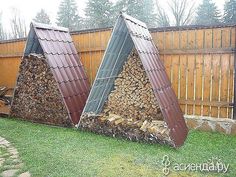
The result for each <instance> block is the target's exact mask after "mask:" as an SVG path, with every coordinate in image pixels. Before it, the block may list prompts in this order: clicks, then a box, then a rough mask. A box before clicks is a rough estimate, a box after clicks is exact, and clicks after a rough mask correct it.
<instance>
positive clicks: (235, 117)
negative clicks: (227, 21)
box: [233, 27, 236, 120]
mask: <svg viewBox="0 0 236 177" xmlns="http://www.w3.org/2000/svg"><path fill="white" fill-rule="evenodd" d="M234 31H235V33H234V44H235V45H234V104H233V105H234V107H233V119H234V120H236V27H235V28H234Z"/></svg>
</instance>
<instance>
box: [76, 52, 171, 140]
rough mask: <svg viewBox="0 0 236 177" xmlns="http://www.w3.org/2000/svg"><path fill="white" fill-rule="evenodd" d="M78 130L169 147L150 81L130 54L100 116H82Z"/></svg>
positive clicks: (168, 132) (134, 57) (135, 54)
mask: <svg viewBox="0 0 236 177" xmlns="http://www.w3.org/2000/svg"><path fill="white" fill-rule="evenodd" d="M80 123H81V124H80V126H81V127H82V129H87V130H90V131H93V132H98V133H103V134H107V135H111V136H121V137H125V138H127V139H130V140H135V141H148V142H153V143H154V142H159V143H171V139H170V136H169V134H170V130H169V129H168V127H167V125H166V123H165V122H164V121H163V116H162V113H161V110H160V108H159V106H158V103H157V100H156V98H155V96H154V93H153V90H152V87H151V84H150V81H149V79H148V77H147V74H146V72H145V70H144V68H143V65H142V62H141V60H140V58H139V56H138V54H137V52H136V51H132V52H131V54H130V55H129V57H128V59H127V61H126V63H125V64H124V66H123V70H122V71H121V73H120V74H119V75H118V77H117V79H116V80H115V83H114V90H113V91H112V92H111V93H110V95H109V97H108V100H107V102H106V103H105V106H104V109H103V112H102V113H101V114H100V115H93V114H91V113H89V114H84V115H83V117H82V119H81V122H80Z"/></svg>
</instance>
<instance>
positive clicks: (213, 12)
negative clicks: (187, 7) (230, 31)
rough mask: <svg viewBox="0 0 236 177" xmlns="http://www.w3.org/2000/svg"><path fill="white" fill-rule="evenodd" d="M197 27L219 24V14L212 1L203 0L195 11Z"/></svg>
mask: <svg viewBox="0 0 236 177" xmlns="http://www.w3.org/2000/svg"><path fill="white" fill-rule="evenodd" d="M195 23H196V24H197V25H217V24H219V23H220V12H219V10H218V9H217V6H216V5H215V3H213V2H212V0H203V3H202V4H201V5H199V7H198V9H197V15H196V21H195Z"/></svg>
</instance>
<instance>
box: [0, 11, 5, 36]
mask: <svg viewBox="0 0 236 177" xmlns="http://www.w3.org/2000/svg"><path fill="white" fill-rule="evenodd" d="M4 39H7V34H6V33H5V31H4V29H3V24H2V12H0V40H4Z"/></svg>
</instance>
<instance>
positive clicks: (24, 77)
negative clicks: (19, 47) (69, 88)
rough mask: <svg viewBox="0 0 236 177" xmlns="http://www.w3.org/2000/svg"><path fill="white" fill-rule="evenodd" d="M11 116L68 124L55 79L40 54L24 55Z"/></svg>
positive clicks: (47, 122) (48, 122)
mask: <svg viewBox="0 0 236 177" xmlns="http://www.w3.org/2000/svg"><path fill="white" fill-rule="evenodd" d="M10 115H11V116H14V117H18V118H22V119H27V120H31V121H33V122H40V123H46V124H53V125H62V126H71V121H70V119H69V117H68V113H67V109H66V107H65V105H64V103H63V100H62V95H61V94H60V91H59V89H58V86H57V83H56V80H55V79H54V77H53V74H52V72H51V70H50V68H49V66H48V64H47V62H46V59H45V57H44V56H42V55H36V54H31V55H30V56H28V57H24V58H23V60H22V62H21V65H20V71H19V77H18V80H17V86H16V88H15V92H14V98H13V103H12V107H11V113H10Z"/></svg>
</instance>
